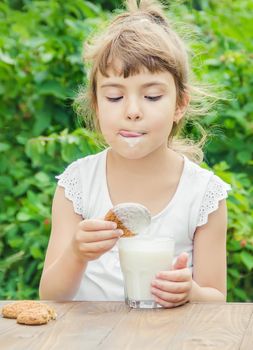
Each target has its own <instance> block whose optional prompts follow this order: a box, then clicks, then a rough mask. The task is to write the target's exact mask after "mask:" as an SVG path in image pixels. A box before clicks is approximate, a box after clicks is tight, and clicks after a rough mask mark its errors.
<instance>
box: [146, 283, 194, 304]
mask: <svg viewBox="0 0 253 350" xmlns="http://www.w3.org/2000/svg"><path fill="white" fill-rule="evenodd" d="M151 294H152V295H154V296H155V297H157V298H159V299H161V300H164V301H166V302H169V303H173V304H175V303H181V302H182V301H184V300H186V299H187V297H188V293H180V294H173V293H169V292H167V291H163V290H160V289H157V288H153V287H152V288H151Z"/></svg>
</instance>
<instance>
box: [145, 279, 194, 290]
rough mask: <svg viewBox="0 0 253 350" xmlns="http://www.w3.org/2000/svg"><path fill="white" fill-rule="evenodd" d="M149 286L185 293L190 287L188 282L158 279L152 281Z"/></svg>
mask: <svg viewBox="0 0 253 350" xmlns="http://www.w3.org/2000/svg"><path fill="white" fill-rule="evenodd" d="M151 286H152V287H155V288H158V289H161V290H166V291H167V292H169V293H185V292H188V291H189V290H190V288H191V284H190V283H189V282H171V281H165V280H160V279H155V280H154V281H152V283H151Z"/></svg>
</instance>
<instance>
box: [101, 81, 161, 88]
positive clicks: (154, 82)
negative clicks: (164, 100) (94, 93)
mask: <svg viewBox="0 0 253 350" xmlns="http://www.w3.org/2000/svg"><path fill="white" fill-rule="evenodd" d="M150 86H163V87H166V84H165V83H162V82H160V81H151V82H149V83H145V84H143V85H141V87H143V88H147V87H150ZM105 87H116V88H124V87H125V86H124V85H122V84H117V83H105V84H102V85H101V88H105Z"/></svg>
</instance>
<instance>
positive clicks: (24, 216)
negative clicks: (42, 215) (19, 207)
mask: <svg viewBox="0 0 253 350" xmlns="http://www.w3.org/2000/svg"><path fill="white" fill-rule="evenodd" d="M31 219H32V217H31V215H30V214H28V213H24V212H19V213H18V214H17V220H18V221H29V220H31Z"/></svg>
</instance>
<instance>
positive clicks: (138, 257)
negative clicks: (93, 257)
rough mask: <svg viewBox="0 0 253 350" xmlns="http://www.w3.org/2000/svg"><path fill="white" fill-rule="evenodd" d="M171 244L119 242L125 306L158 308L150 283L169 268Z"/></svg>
mask: <svg viewBox="0 0 253 350" xmlns="http://www.w3.org/2000/svg"><path fill="white" fill-rule="evenodd" d="M173 254H174V241H173V240H172V239H169V238H155V239H154V238H153V239H152V238H148V237H140V236H137V237H134V238H133V237H130V238H121V239H120V240H119V257H120V265H121V270H122V273H123V277H124V284H125V299H126V303H127V304H128V305H130V306H132V307H136V308H145V307H147V308H153V307H158V305H156V303H155V302H154V300H153V297H152V295H151V292H150V289H151V281H152V280H153V279H154V277H155V275H156V274H157V272H159V271H164V270H169V269H171V266H172V260H173Z"/></svg>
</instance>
